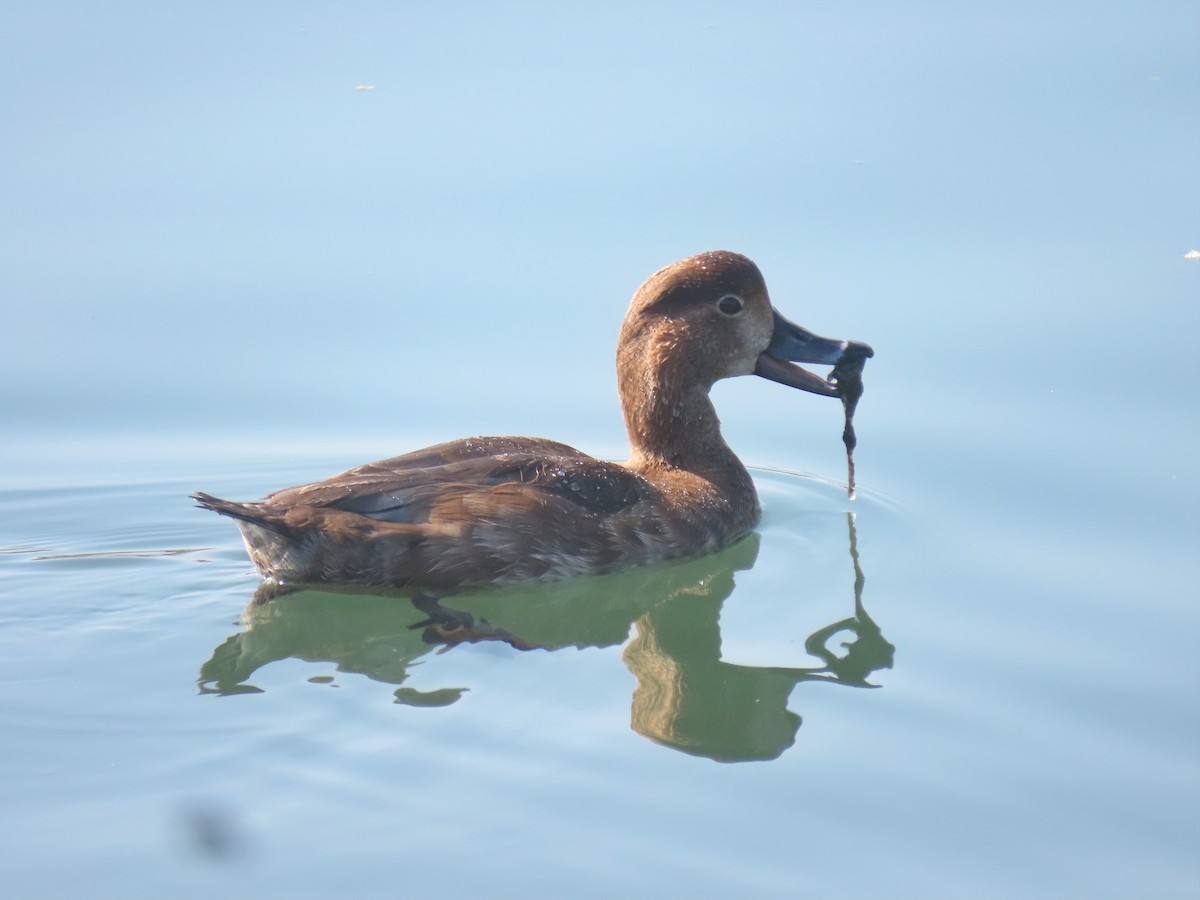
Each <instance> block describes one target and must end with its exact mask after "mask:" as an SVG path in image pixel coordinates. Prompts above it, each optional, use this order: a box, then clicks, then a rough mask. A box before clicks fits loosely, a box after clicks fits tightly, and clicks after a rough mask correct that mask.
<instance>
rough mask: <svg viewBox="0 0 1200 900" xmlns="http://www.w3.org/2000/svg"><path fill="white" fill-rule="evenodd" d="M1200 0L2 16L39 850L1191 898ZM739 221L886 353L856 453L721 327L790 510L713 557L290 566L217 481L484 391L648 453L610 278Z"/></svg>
mask: <svg viewBox="0 0 1200 900" xmlns="http://www.w3.org/2000/svg"><path fill="white" fill-rule="evenodd" d="M98 34H104V35H108V36H110V37H108V38H106V39H105V41H103V42H98V41H97V38H96V35H98ZM1197 34H1200V20H1198V18H1197V12H1196V10H1195V9H1194V8H1193V5H1189V4H1184V3H1162V4H1149V5H1147V4H1137V5H1136V7H1135V6H1134V5H1132V4H1129V5H1125V4H1108V5H1104V6H1103V7H1096V6H1095V5H1086V6H1085V5H1078V6H1077V5H1073V4H1066V5H1060V6H1057V7H1055V8H1053V9H1045V8H1042V7H1038V6H1033V5H1030V6H1020V5H1019V6H1017V7H1013V6H1011V5H1010V6H1009V7H1006V8H1005V9H1004V10H997V11H992V12H986V11H982V10H968V9H963V8H960V7H956V6H943V5H937V4H930V5H926V6H921V7H919V8H917V9H908V10H904V11H898V10H894V9H892V8H891V7H889V6H886V5H873V4H866V5H861V6H859V7H856V8H855V9H854V10H850V11H845V10H842V9H841V8H838V9H833V8H830V9H828V10H826V9H824V8H822V7H819V6H814V5H809V6H806V7H804V8H802V9H798V8H797V7H796V5H795V4H760V5H755V6H754V7H753V8H752V9H749V10H746V9H737V8H733V7H728V8H726V7H724V6H721V5H717V4H713V5H704V4H700V5H693V6H687V7H683V6H677V5H672V4H663V5H654V6H645V5H630V6H627V7H626V6H622V5H617V6H613V7H609V8H608V9H607V10H606V11H605V12H599V11H597V12H592V13H581V12H578V11H571V10H567V9H560V8H558V7H549V6H539V5H536V4H527V5H515V6H510V7H506V9H505V11H504V13H503V14H500V13H499V12H493V11H491V10H490V8H489V7H486V6H471V5H463V6H459V7H454V8H453V9H449V10H447V9H432V8H431V9H430V10H429V11H419V10H415V9H412V10H408V9H404V10H400V9H393V8H391V6H390V5H374V4H366V3H364V4H351V5H349V6H345V5H344V6H340V7H338V8H337V9H336V10H332V9H322V8H319V7H316V6H301V7H296V6H294V5H288V6H283V5H280V6H272V5H270V4H268V5H261V6H258V7H255V8H254V9H253V10H248V9H244V8H241V7H233V6H230V7H227V8H224V9H222V8H219V7H218V8H213V9H208V8H206V9H205V10H200V11H187V12H184V11H179V10H169V9H160V8H158V7H155V6H150V5H144V6H143V5H138V4H116V5H115V6H113V5H109V6H107V7H106V8H104V9H103V10H101V9H99V8H91V7H88V6H84V5H78V6H73V5H71V4H67V5H62V6H59V7H56V8H47V7H40V8H37V9H31V10H29V11H25V12H22V13H14V14H12V15H10V16H9V18H8V22H7V24H6V25H5V26H4V32H3V35H4V40H5V48H6V52H5V53H4V54H2V55H0V56H2V60H3V61H2V62H0V66H3V67H4V74H5V76H6V79H5V82H4V83H5V84H7V85H8V86H9V87H8V89H7V91H6V103H7V108H8V112H7V115H6V119H7V121H8V122H9V125H10V130H11V131H12V133H13V134H15V135H20V140H13V141H9V142H6V143H5V145H4V146H3V148H0V154H2V157H0V161H2V162H3V165H2V166H0V171H2V172H3V173H4V174H3V175H2V176H0V177H2V178H3V179H4V193H5V197H6V201H5V207H6V214H5V215H4V216H3V217H0V237H2V238H3V240H0V247H3V250H0V253H3V254H4V258H3V265H0V305H2V308H3V312H4V318H5V322H6V327H5V328H4V330H3V334H0V346H2V348H3V353H2V354H0V384H2V385H3V386H4V388H3V390H2V391H0V422H2V423H3V425H2V426H0V427H2V428H3V441H2V442H0V512H2V515H0V593H2V596H3V599H2V602H0V735H2V737H0V773H2V774H0V846H2V847H3V848H4V849H3V851H0V875H2V879H3V883H4V884H5V893H6V895H11V896H19V897H49V896H62V895H70V894H86V895H89V896H111V897H117V896H120V897H141V896H145V897H161V896H197V897H199V896H211V895H215V894H218V893H220V894H221V895H224V896H245V897H264V896H289V897H303V896H331V895H335V894H336V895H338V896H378V895H382V894H387V893H396V892H397V891H406V892H409V893H414V894H415V893H419V894H422V895H425V896H433V897H461V896H501V897H506V896H531V895H532V896H564V895H569V896H581V897H612V896H655V897H659V896H680V897H746V896H752V897H793V896H810V895H811V896H818V895H823V894H828V893H832V892H838V893H843V894H846V895H849V896H866V897H877V896H896V897H960V896H970V897H981V898H988V897H996V898H1010V897H1021V898H1029V897H1046V898H1051V897H1053V898H1058V897H1068V896H1079V897H1089V898H1090V897H1101V898H1102V897H1113V898H1123V897H1131V896H1151V895H1152V896H1155V897H1191V896H1194V895H1195V894H1196V893H1197V891H1198V890H1200V861H1198V860H1200V858H1198V857H1197V854H1196V848H1197V846H1198V845H1200V813H1197V810H1198V809H1200V714H1198V713H1200V710H1198V708H1197V706H1198V704H1197V700H1196V687H1197V685H1198V684H1200V664H1198V662H1197V654H1196V651H1195V647H1196V646H1197V639H1198V638H1200V612H1198V611H1197V607H1196V602H1195V601H1196V596H1197V584H1198V583H1200V560H1198V558H1197V554H1196V547H1197V539H1198V538H1200V514H1198V512H1197V510H1198V509H1200V475H1198V474H1197V467H1196V457H1195V447H1196V446H1197V445H1198V443H1200V411H1198V410H1197V405H1196V400H1195V398H1196V396H1197V392H1198V389H1200V366H1198V365H1197V363H1196V361H1195V360H1196V354H1195V352H1194V347H1193V343H1194V339H1193V335H1195V334H1196V333H1197V331H1198V329H1200V304H1198V303H1197V300H1198V299H1200V289H1198V285H1197V279H1200V264H1197V263H1194V262H1188V261H1185V260H1184V259H1183V255H1184V253H1186V252H1187V251H1188V250H1191V249H1196V248H1197V243H1200V222H1198V221H1197V217H1196V213H1195V210H1197V209H1200V196H1198V194H1200V191H1198V189H1197V187H1196V182H1195V179H1194V171H1193V169H1194V160H1195V159H1196V158H1200V124H1198V123H1197V121H1196V117H1195V115H1194V113H1193V111H1194V109H1195V103H1196V97H1197V89H1198V88H1200V72H1198V65H1197V62H1196V59H1195V54H1194V46H1195V38H1196V36H1197ZM372 85H373V86H374V87H373V89H372V90H363V91H356V90H354V88H355V87H356V86H362V87H368V86H372ZM714 247H728V248H730V249H735V250H740V251H742V252H745V253H747V254H749V255H751V256H752V257H753V258H755V259H756V260H757V261H758V262H759V263H760V265H761V267H762V268H763V271H764V274H765V275H766V278H767V282H768V285H769V286H770V288H771V292H772V297H773V298H774V300H775V302H776V304H777V305H778V306H779V308H780V309H781V311H783V312H784V313H785V314H786V315H788V316H789V317H791V318H793V319H795V320H797V321H800V322H802V323H803V324H805V325H807V326H809V327H812V328H813V329H814V330H816V331H818V332H821V333H826V334H830V335H836V336H839V337H848V338H856V339H861V340H866V341H869V342H870V343H871V344H872V345H873V346H874V347H875V348H876V351H877V354H878V355H877V357H876V358H875V359H873V360H871V362H870V363H869V364H868V366H867V368H866V372H865V386H866V393H865V395H864V397H863V400H862V403H861V405H860V407H859V413H858V418H857V426H858V437H859V446H858V450H857V453H856V457H857V462H858V482H859V498H858V499H857V500H856V501H854V502H853V503H851V502H849V501H847V500H846V498H845V496H844V491H843V489H842V488H841V486H840V485H839V484H838V480H839V479H842V478H844V471H845V469H844V466H845V460H844V456H843V453H842V446H841V442H840V433H841V411H840V409H839V408H838V404H836V403H833V402H829V401H824V400H822V399H821V398H816V397H811V396H803V395H800V394H798V393H796V392H792V391H787V390H785V389H783V388H781V387H779V386H778V385H772V384H768V383H767V382H764V381H762V380H761V379H752V378H746V379H738V380H737V381H735V382H728V383H723V384H721V385H718V387H717V389H716V391H715V402H716V404H717V407H718V410H719V412H720V414H721V416H722V421H723V423H724V430H725V433H726V436H727V438H728V440H729V441H730V443H731V444H732V445H733V446H734V447H735V448H736V449H737V451H738V452H739V453H740V454H741V455H742V457H743V458H744V459H745V460H746V461H747V462H749V463H752V464H753V465H755V466H756V468H755V478H756V481H757V483H758V485H759V489H760V493H761V496H762V500H763V505H764V508H765V514H764V519H763V523H762V527H761V528H760V529H759V531H758V534H757V536H756V537H754V538H752V539H750V540H749V541H748V542H746V543H745V544H742V545H739V546H738V547H735V548H731V550H729V551H727V553H725V554H721V555H718V556H716V557H713V558H711V559H706V560H698V561H693V562H689V563H685V564H678V565H673V566H664V567H658V568H655V569H651V570H646V571H641V572H633V573H624V574H620V575H616V576H611V577H606V578H601V579H585V580H582V581H577V582H570V583H567V584H563V585H556V586H546V587H539V588H537V589H505V590H501V591H486V592H482V593H478V594H472V595H470V596H465V597H459V598H455V602H454V603H453V604H449V603H448V602H447V605H452V606H453V608H454V609H455V610H456V611H457V612H458V613H459V615H458V616H457V617H455V616H449V617H445V616H443V618H442V619H441V620H439V619H438V618H437V616H438V615H439V614H440V613H439V611H437V610H434V611H433V613H434V615H432V616H431V614H430V611H429V610H426V611H420V610H418V609H416V608H414V606H413V605H412V604H411V603H410V602H409V601H408V600H407V599H406V598H403V597H396V596H380V595H372V594H363V593H345V592H336V591H328V592H315V591H309V592H304V593H301V594H297V595H294V596H291V597H286V598H283V599H282V600H280V601H277V602H276V603H274V604H268V605H265V606H250V604H251V601H252V599H253V597H254V591H255V588H256V586H257V579H256V578H255V577H254V575H253V572H252V571H251V569H250V566H249V564H248V562H247V560H246V558H245V554H244V551H243V550H242V548H241V544H240V540H239V538H238V536H237V532H236V530H235V529H234V528H233V527H232V526H231V525H230V524H229V523H228V522H227V521H225V520H221V519H219V518H217V517H216V516H213V515H211V514H207V513H204V512H203V511H201V510H197V509H194V508H193V507H192V506H191V504H190V502H189V501H188V500H187V494H188V493H189V492H191V491H193V490H197V489H201V490H207V491H211V492H212V493H215V494H219V495H221V496H229V497H235V498H244V499H249V498H253V497H255V496H259V495H261V494H262V493H264V492H266V491H268V490H271V489H274V488H277V487H281V486H285V485H287V484H292V483H297V482H302V481H305V480H310V479H314V478H319V477H323V476H325V475H328V474H331V473H333V472H336V471H339V470H341V469H343V468H346V467H347V466H349V465H352V464H355V463H359V462H363V461H366V460H370V459H376V458H381V457H384V456H388V455H392V454H395V453H398V452H402V451H405V450H409V449H414V448H416V447H420V446H422V445H425V444H428V443H432V442H434V441H437V440H443V439H449V438H454V437H460V436H465V435H469V434H487V433H516V434H536V435H543V436H548V437H554V438H557V439H560V440H564V441H567V442H568V443H572V444H574V445H576V446H579V447H581V448H584V449H586V450H588V451H591V452H594V453H596V454H597V455H601V456H606V457H611V458H619V457H620V456H621V454H622V453H623V452H624V446H623V434H622V430H621V426H620V419H619V410H618V409H617V404H616V400H615V392H614V388H613V376H612V374H611V367H612V350H613V342H614V340H615V335H616V329H617V326H618V323H619V320H620V316H621V314H622V312H623V310H624V305H625V303H626V302H627V298H628V296H629V295H630V294H631V293H632V291H633V289H634V288H635V287H636V286H637V284H638V282H639V281H640V279H642V278H644V277H645V276H646V275H647V274H649V272H651V271H652V270H653V269H655V268H656V267H658V266H660V265H662V264H664V263H666V262H668V261H670V260H672V259H674V258H677V257H679V256H682V255H685V254H687V253H692V252H696V251H699V250H704V249H710V248H714ZM852 551H853V552H852ZM464 612H465V613H469V614H470V616H471V619H470V623H469V626H470V627H469V628H466V629H465V630H464V627H463V626H464V623H465V622H466V620H465V619H463V618H462V615H461V614H462V613H464ZM431 618H432V619H433V621H427V620H430V619H431ZM413 626H416V627H413ZM456 629H457V630H456ZM867 685H870V686H867Z"/></svg>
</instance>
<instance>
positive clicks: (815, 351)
mask: <svg viewBox="0 0 1200 900" xmlns="http://www.w3.org/2000/svg"><path fill="white" fill-rule="evenodd" d="M874 355H875V351H874V350H872V349H871V348H870V346H868V345H867V344H864V343H861V342H859V341H837V340H833V339H831V338H823V337H818V336H817V335H815V334H813V333H812V332H811V331H809V330H808V329H806V328H801V327H800V326H799V325H797V324H795V323H794V322H789V321H788V320H787V319H785V318H784V317H783V316H781V315H780V314H779V313H775V330H774V331H773V332H772V334H771V343H770V344H768V345H767V349H766V350H764V351H763V352H762V353H761V354H760V355H759V357H758V364H757V365H756V366H755V368H754V374H755V375H760V376H762V377H763V378H769V379H771V381H778V382H779V383H780V384H786V385H787V386H788V387H794V388H798V389H800V390H802V391H808V392H809V393H812V394H821V395H822V396H825V397H836V396H838V389H837V385H835V384H830V383H829V382H828V381H826V380H825V379H824V378H822V377H821V376H820V375H817V374H815V373H813V372H810V371H808V369H805V368H802V367H800V366H798V365H796V363H815V364H817V365H824V366H837V365H846V364H848V363H853V362H861V361H862V360H866V359H870V358H871V357H872V356H874Z"/></svg>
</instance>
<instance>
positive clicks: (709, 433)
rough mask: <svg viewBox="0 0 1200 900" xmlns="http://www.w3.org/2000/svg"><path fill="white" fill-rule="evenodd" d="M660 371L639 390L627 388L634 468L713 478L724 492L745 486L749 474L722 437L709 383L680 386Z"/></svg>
mask: <svg viewBox="0 0 1200 900" xmlns="http://www.w3.org/2000/svg"><path fill="white" fill-rule="evenodd" d="M657 374H658V375H659V376H660V377H657V378H652V379H645V380H642V381H641V383H640V384H639V385H638V386H637V389H636V390H632V391H630V390H627V391H625V392H624V394H625V396H624V397H623V399H624V407H625V429H626V431H627V432H628V433H629V444H630V447H631V448H632V451H633V453H632V456H631V457H630V460H629V466H630V468H633V469H634V470H636V471H640V472H650V471H653V470H663V469H676V470H682V471H685V472H691V473H693V474H696V475H699V476H701V477H703V478H705V479H706V480H710V481H712V482H714V485H715V486H716V487H717V488H718V489H719V490H721V491H722V492H725V491H730V490H744V489H745V486H746V485H748V484H750V476H749V473H747V472H746V468H745V466H743V465H742V463H741V461H740V460H739V459H738V458H737V456H736V455H734V452H733V451H732V450H730V449H729V445H728V444H726V443H725V439H724V438H723V437H722V436H721V420H720V419H718V418H717V412H716V410H715V409H714V408H713V405H712V400H711V399H710V398H709V395H708V386H707V385H695V384H694V385H690V386H688V387H686V388H682V389H680V386H679V385H678V384H677V383H674V382H673V380H672V379H671V378H670V377H669V373H662V372H659V373H657ZM663 375H668V377H661V376H663ZM751 490H752V488H751Z"/></svg>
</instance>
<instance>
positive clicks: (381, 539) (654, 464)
mask: <svg viewBox="0 0 1200 900" xmlns="http://www.w3.org/2000/svg"><path fill="white" fill-rule="evenodd" d="M872 355H873V351H872V350H871V348H870V347H869V346H867V345H866V344H863V343H858V342H855V341H839V340H830V339H828V338H822V337H817V336H816V335H814V334H812V333H811V332H809V331H806V330H805V329H803V328H801V327H799V326H798V325H794V324H793V323H791V322H789V321H788V320H787V319H785V318H784V317H783V316H781V315H780V314H779V313H778V312H776V311H775V310H774V308H773V307H772V306H771V301H770V298H769V297H768V296H767V288H766V284H765V283H764V282H763V277H762V275H761V273H760V272H759V270H758V267H757V266H756V265H755V264H754V263H753V262H751V261H750V260H749V259H747V258H746V257H744V256H740V255H738V254H736V253H729V252H725V251H714V252H710V253H702V254H700V255H699V256H692V257H689V258H687V259H684V260H680V261H679V262H676V263H673V264H671V265H669V266H667V267H666V268H664V269H660V270H659V271H658V272H655V273H654V274H653V275H651V276H650V278H649V279H647V281H646V283H645V284H643V285H642V286H641V287H640V288H639V289H638V291H637V293H635V294H634V296H633V302H632V303H631V304H630V306H629V311H628V313H627V314H626V316H625V321H624V324H623V325H622V326H621V336H620V341H619V343H618V345H617V376H618V383H619V389H620V395H621V405H622V408H623V409H624V413H625V428H626V430H627V432H628V434H629V443H630V445H631V448H632V451H633V452H632V455H631V456H630V458H629V461H628V462H625V463H615V462H605V461H603V460H599V459H594V458H593V457H591V456H587V455H586V454H584V453H580V452H579V451H578V450H576V449H574V448H572V447H568V446H567V445H565V444H560V443H557V442H555V441H550V440H545V439H543V438H529V437H478V438H467V439H465V440H459V441H451V442H449V443H445V444H438V445H437V446H434V447H429V448H427V449H425V450H417V451H416V452H413V453H408V454H405V455H404V456H397V457H394V458H392V459H386V460H382V461H380V462H375V463H369V464H367V465H364V466H359V467H357V468H354V469H350V470H349V471H347V472H343V473H342V474H340V475H335V476H334V477H332V478H329V479H327V480H325V481H319V482H317V483H315V484H306V485H302V486H299V487H291V488H286V489H284V490H281V491H276V492H275V493H273V494H270V495H268V496H267V497H266V498H265V499H263V500H262V501H261V502H258V503H236V502H233V501H229V500H221V499H219V498H217V497H213V496H210V495H209V494H203V493H197V494H194V495H193V499H195V500H196V501H197V503H198V504H199V505H200V506H202V507H204V508H206V509H211V510H213V511H215V512H218V513H221V514H222V515H225V516H229V517H231V518H233V519H234V520H235V521H236V523H237V526H238V528H239V529H241V532H242V537H243V538H244V539H245V542H246V549H247V550H248V551H249V553H250V558H251V559H252V560H253V561H254V565H255V566H257V567H258V570H259V571H260V572H261V573H262V574H263V576H264V577H265V578H268V579H273V580H275V581H278V582H286V583H293V584H314V583H327V584H362V585H380V586H382V585H390V586H395V587H417V588H423V589H443V590H446V589H453V588H456V587H465V586H470V585H481V584H491V583H500V582H521V581H542V580H549V579H556V578H564V577H567V576H571V575H581V574H595V573H601V572H609V571H613V570H615V569H620V568H624V567H627V566H634V565H640V564H644V563H651V562H657V561H659V560H665V559H671V558H675V557H684V556H695V555H699V554H703V553H710V552H712V551H714V550H718V549H720V548H722V547H725V546H728V545H729V544H732V543H733V542H734V541H737V540H738V539H739V538H742V537H744V536H745V535H746V534H748V533H749V532H750V531H751V530H752V529H753V528H754V526H755V525H756V524H757V522H758V519H759V514H760V512H761V509H760V507H759V504H758V497H757V495H756V494H755V492H754V484H753V482H752V481H751V479H750V475H749V473H748V472H747V471H746V467H745V466H743V465H742V463H741V461H740V460H739V459H738V458H737V457H736V456H735V455H734V453H733V451H732V450H730V449H729V446H728V445H727V444H726V443H725V441H724V439H723V438H722V437H721V431H720V422H719V420H718V419H717V415H716V412H715V411H714V409H713V406H712V402H711V400H710V399H709V390H710V388H711V387H712V385H713V384H714V383H715V382H716V381H717V380H719V379H721V378H731V377H733V376H735V375H750V374H755V375H761V376H762V377H764V378H769V379H771V380H772V381H778V382H780V383H782V384H786V385H789V386H790V387H794V388H799V389H800V390H804V391H810V392H812V393H815V394H822V395H825V396H837V388H836V386H834V385H831V384H829V383H828V382H827V381H825V380H824V379H822V378H820V377H819V376H817V375H815V374H813V373H811V372H809V371H807V370H805V369H803V368H801V367H800V366H798V365H794V363H796V362H807V363H818V364H826V365H836V364H839V363H841V364H843V365H845V364H847V363H853V362H855V361H860V360H863V359H866V358H868V357H870V356H872Z"/></svg>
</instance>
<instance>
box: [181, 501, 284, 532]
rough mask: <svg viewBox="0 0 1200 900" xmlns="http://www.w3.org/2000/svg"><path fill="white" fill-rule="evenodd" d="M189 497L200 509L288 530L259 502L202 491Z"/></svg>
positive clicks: (263, 526) (242, 520)
mask: <svg viewBox="0 0 1200 900" xmlns="http://www.w3.org/2000/svg"><path fill="white" fill-rule="evenodd" d="M191 498H192V499H193V500H195V501H196V505H197V506H199V507H200V508H201V509H211V510H212V511H213V512H215V513H220V514H221V515H223V516H229V518H231V519H236V520H238V521H239V522H249V523H250V524H252V525H257V526H259V527H260V528H269V529H271V530H272V531H276V532H279V533H280V534H285V533H287V532H289V531H290V529H288V527H287V526H286V525H284V524H283V523H282V522H280V521H279V520H278V519H276V518H274V517H273V516H270V515H266V514H265V513H264V511H263V508H262V504H261V503H237V502H235V501H233V500H222V499H221V498H220V497H214V496H213V495H212V494H206V493H204V491H196V493H194V494H192V495H191Z"/></svg>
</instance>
